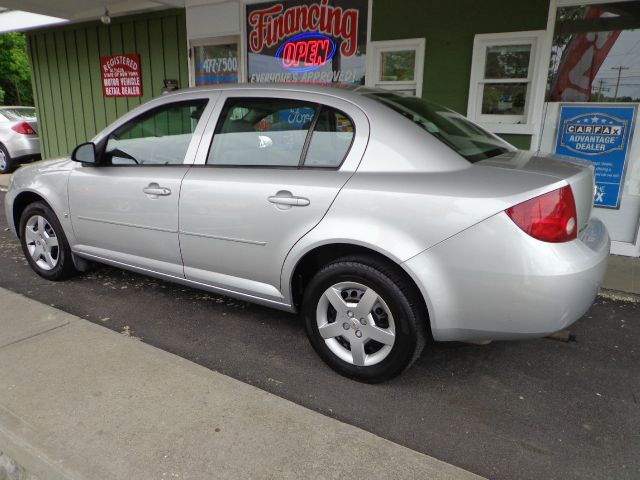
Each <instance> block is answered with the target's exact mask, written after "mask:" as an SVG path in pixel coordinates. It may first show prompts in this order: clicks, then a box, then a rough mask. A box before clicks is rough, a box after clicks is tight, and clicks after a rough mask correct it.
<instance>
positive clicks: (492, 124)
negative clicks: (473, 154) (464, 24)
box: [467, 32, 544, 134]
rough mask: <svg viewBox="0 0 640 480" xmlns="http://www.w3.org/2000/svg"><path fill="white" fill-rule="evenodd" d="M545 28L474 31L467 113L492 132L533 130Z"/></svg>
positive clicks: (525, 132)
mask: <svg viewBox="0 0 640 480" xmlns="http://www.w3.org/2000/svg"><path fill="white" fill-rule="evenodd" d="M543 35H544V32H520V33H509V34H491V35H476V38H475V42H474V48H473V63H472V67H471V84H470V87H469V105H468V111H467V115H468V117H469V118H470V119H472V120H474V121H476V122H478V123H480V124H482V125H483V126H485V127H486V128H487V129H489V130H491V131H493V132H495V133H522V134H531V133H533V130H534V126H533V125H532V119H533V110H534V109H533V104H534V98H537V96H538V93H539V85H538V83H539V82H538V81H537V78H538V77H539V75H538V72H539V71H540V70H539V69H540V58H541V49H540V45H541V43H542V39H543Z"/></svg>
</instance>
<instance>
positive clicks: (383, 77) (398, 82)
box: [367, 38, 425, 97]
mask: <svg viewBox="0 0 640 480" xmlns="http://www.w3.org/2000/svg"><path fill="white" fill-rule="evenodd" d="M424 45H425V41H424V38H415V39H408V40H392V41H384V42H371V51H372V55H371V57H372V59H373V60H372V62H371V67H370V68H371V72H370V73H369V74H368V75H367V80H368V81H367V84H368V85H369V86H371V87H375V88H384V89H386V90H392V91H394V92H398V93H405V94H407V95H412V96H418V97H421V96H422V75H423V70H424Z"/></svg>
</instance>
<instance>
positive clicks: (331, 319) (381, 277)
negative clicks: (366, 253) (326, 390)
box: [303, 257, 426, 383]
mask: <svg viewBox="0 0 640 480" xmlns="http://www.w3.org/2000/svg"><path fill="white" fill-rule="evenodd" d="M303 310H304V316H305V326H306V330H307V335H308V337H309V340H310V341H311V344H312V345H313V347H314V349H315V350H316V352H317V353H318V354H319V355H320V357H321V358H322V359H323V360H324V361H325V362H326V363H327V364H328V365H329V366H331V367H332V368H333V369H335V370H336V371H338V372H339V373H341V374H343V375H345V376H348V377H350V378H354V379H356V380H360V381H364V382H370V383H377V382H382V381H384V380H387V379H389V378H392V377H394V376H396V375H398V374H400V373H402V372H403V371H404V370H405V369H407V368H408V367H409V366H410V365H411V364H412V363H413V362H414V361H415V360H416V358H418V356H419V355H420V353H421V351H422V348H423V347H424V344H425V339H426V323H425V318H424V317H425V315H424V312H423V308H421V302H420V301H419V297H417V295H416V292H415V291H414V288H412V286H411V285H409V284H408V282H407V281H406V279H405V278H403V277H402V275H400V274H398V272H396V271H395V270H394V269H392V268H389V267H388V265H386V264H384V263H382V262H379V261H377V260H376V259H375V258H369V257H350V258H344V259H339V260H336V261H335V262H333V263H331V264H329V265H327V266H326V267H325V268H323V269H322V270H320V271H319V272H318V273H317V274H316V275H315V276H314V277H313V279H312V280H311V282H310V283H309V285H308V287H307V289H306V290H305V295H304V300H303Z"/></svg>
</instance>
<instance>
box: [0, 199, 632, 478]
mask: <svg viewBox="0 0 640 480" xmlns="http://www.w3.org/2000/svg"><path fill="white" fill-rule="evenodd" d="M3 200H4V194H1V193H0V211H3V210H1V209H2V208H4V207H3V205H2V201H3ZM0 286H1V287H4V288H7V289H9V290H12V291H15V292H19V293H22V294H24V295H26V296H28V297H30V298H33V299H36V300H39V301H41V302H43V303H46V304H49V305H53V306H55V307H56V308H59V309H61V310H63V311H66V312H69V313H72V314H74V315H76V316H79V317H81V318H84V319H87V320H90V321H92V322H94V323H97V324H100V325H103V326H106V327H108V328H110V329H112V330H115V331H117V332H120V333H123V334H125V335H131V336H135V337H138V338H140V339H141V340H142V341H143V342H146V343H148V344H151V345H153V346H156V347H159V348H161V349H164V350H167V351H169V352H172V353H174V354H177V355H179V356H181V357H184V358H186V359H189V360H191V361H193V362H195V363H198V364H200V365H202V366H204V367H207V368H209V369H211V370H214V371H218V372H220V373H223V374H225V375H229V376H231V377H233V378H236V379H238V380H241V381H243V382H245V383H248V384H251V385H254V386H257V387H259V388H261V389H263V390H266V391H268V392H270V393H273V394H275V395H278V396H280V397H283V398H285V399H287V400H290V401H292V402H294V403H297V404H299V405H302V406H305V407H308V408H310V409H312V410H315V411H317V412H321V413H323V414H325V415H327V416H329V417H333V418H336V419H339V420H341V421H343V422H345V423H348V424H351V425H354V426H357V427H359V428H362V429H364V430H367V431H369V432H371V433H374V434H376V435H378V436H380V437H383V438H385V439H388V440H391V441H393V442H396V443H398V444H400V445H403V446H406V447H409V448H411V449H413V450H416V451H418V452H422V453H425V454H428V455H430V456H432V457H435V458H437V459H440V460H443V461H445V462H448V463H451V464H453V465H456V466H459V467H461V468H464V469H466V470H469V471H471V472H473V473H476V474H479V475H482V476H485V477H488V478H492V479H540V478H545V479H604V478H615V479H617V480H624V479H637V478H640V455H638V452H639V451H640V374H639V373H638V365H639V364H640V363H639V360H640V342H639V339H640V304H639V303H633V302H622V301H614V300H611V299H609V298H604V297H600V298H599V299H598V301H597V302H596V303H595V304H594V306H593V307H592V309H591V310H590V311H589V312H588V313H587V314H586V315H585V317H584V318H583V319H581V320H580V321H579V322H578V323H577V324H576V325H575V326H574V327H573V328H572V333H573V334H574V335H575V336H576V341H575V342H570V343H562V342H558V341H554V340H549V339H540V340H530V341H523V342H497V343H494V344H491V345H487V346H473V345H466V344H458V343H455V344H440V345H431V346H428V347H427V349H426V350H425V352H424V353H423V355H422V357H421V358H420V359H419V360H418V361H417V362H416V364H415V365H414V366H413V367H412V368H411V369H410V370H409V371H407V372H406V373H405V374H403V375H402V376H401V377H399V378H397V379H395V380H393V381H390V382H387V383H385V384H383V385H374V386H372V385H364V384H360V383H356V382H353V381H350V380H347V379H345V378H342V377H340V376H338V375H337V374H335V373H334V372H333V371H332V370H330V369H329V368H328V367H326V366H325V365H324V364H323V363H322V362H321V361H320V360H319V358H317V357H316V355H315V353H314V352H313V350H312V349H311V347H310V345H309V344H308V342H307V339H306V337H305V335H304V330H303V326H302V324H301V322H300V320H299V318H298V317H296V316H295V315H290V314H285V313H282V312H279V311H275V310H270V309H267V308H263V307H259V306H256V305H251V304H248V303H244V302H241V301H237V300H232V299H228V298H225V297H221V296H216V295H212V294H209V293H206V292H201V291H198V290H194V289H190V288H185V287H182V286H176V285H172V284H168V283H165V282H161V281H157V280H154V279H150V278H146V277H143V276H140V275H136V274H131V273H127V272H124V271H120V270H116V269H112V268H108V267H102V268H100V269H98V270H96V271H93V272H91V273H89V274H85V275H83V276H79V277H77V278H74V279H72V280H69V281H67V282H64V283H50V282H47V281H45V280H43V279H41V278H40V277H38V276H36V275H35V274H34V273H33V272H32V271H31V270H30V269H29V267H28V265H27V262H26V261H25V260H24V259H23V257H22V252H21V250H20V247H19V244H18V242H17V240H16V239H14V238H13V237H12V236H11V234H10V232H8V231H6V222H5V219H4V218H3V217H2V218H0ZM135 368H136V366H135V365H132V366H131V369H132V370H133V371H132V374H133V373H135V371H134V370H135ZM345 455H348V452H345Z"/></svg>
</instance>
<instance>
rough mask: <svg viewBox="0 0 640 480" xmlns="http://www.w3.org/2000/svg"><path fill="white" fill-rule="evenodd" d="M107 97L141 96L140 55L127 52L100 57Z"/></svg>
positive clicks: (103, 85)
mask: <svg viewBox="0 0 640 480" xmlns="http://www.w3.org/2000/svg"><path fill="white" fill-rule="evenodd" d="M100 71H101V73H102V90H103V92H104V96H105V97H141V96H142V79H141V76H140V55H138V54H137V53H126V54H122V55H105V56H102V57H100Z"/></svg>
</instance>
